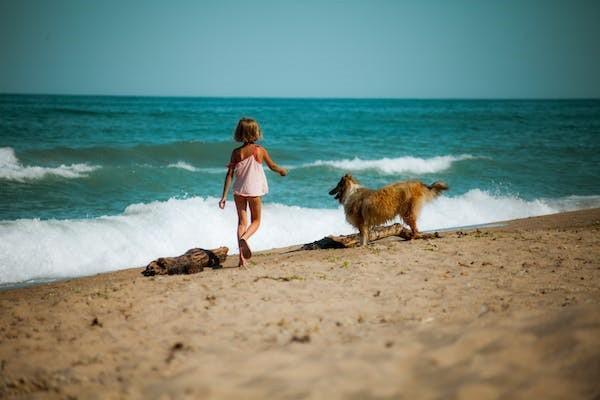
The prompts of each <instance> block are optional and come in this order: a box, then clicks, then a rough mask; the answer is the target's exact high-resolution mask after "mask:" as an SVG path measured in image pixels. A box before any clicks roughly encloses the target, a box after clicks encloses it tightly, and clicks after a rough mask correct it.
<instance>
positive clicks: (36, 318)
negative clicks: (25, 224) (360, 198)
mask: <svg viewBox="0 0 600 400" xmlns="http://www.w3.org/2000/svg"><path fill="white" fill-rule="evenodd" d="M599 232H600V209H595V210H586V211H578V212H574V213H565V214H559V215H554V216H546V217H538V218H530V219H527V220H520V221H514V222H511V223H509V224H507V225H505V226H502V227H496V228H487V229H480V230H463V231H454V232H445V233H443V234H442V238H440V239H435V240H415V241H412V242H408V241H403V240H399V239H397V238H389V239H385V240H382V241H379V242H377V243H374V244H371V245H369V246H368V247H367V248H357V249H343V250H316V251H291V250H293V249H286V250H274V251H271V252H264V253H261V254H257V255H256V256H255V257H254V258H253V259H252V263H251V266H250V268H249V269H248V270H247V271H243V270H239V269H237V268H234V266H235V265H236V259H235V258H233V257H230V258H229V259H228V260H227V261H226V263H225V267H224V268H222V269H214V270H211V269H209V270H205V271H204V272H202V273H199V274H195V275H187V276H157V277H151V278H147V277H143V276H142V275H141V274H140V271H141V268H133V269H129V270H124V271H118V272H113V273H107V274H101V275H97V276H93V277H87V278H80V279H73V280H69V281H63V282H58V283H52V284H44V285H39V286H34V287H28V288H21V289H14V290H8V291H4V292H1V293H0V398H82V399H93V398H144V399H153V398H156V399H163V398H164V399H169V398H173V399H175V398H177V399H179V398H218V399H242V398H243V399H259V398H260V399H262V398H269V399H400V398H402V399H414V398H422V399H519V398H522V399H531V398H544V399H554V398H556V399H565V398H569V399H577V398H598V396H600V307H599V305H600V235H599ZM315 239H318V238H315ZM15 267H18V266H15Z"/></svg>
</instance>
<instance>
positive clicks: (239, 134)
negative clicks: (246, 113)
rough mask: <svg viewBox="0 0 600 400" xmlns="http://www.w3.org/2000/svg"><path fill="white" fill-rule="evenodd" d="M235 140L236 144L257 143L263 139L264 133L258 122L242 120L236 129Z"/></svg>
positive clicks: (249, 119)
mask: <svg viewBox="0 0 600 400" xmlns="http://www.w3.org/2000/svg"><path fill="white" fill-rule="evenodd" d="M233 138H234V139H235V140H236V142H244V143H247V142H256V141H257V140H258V139H261V138H262V132H261V130H260V126H259V125H258V122H256V120H254V119H252V118H242V119H240V122H238V124H237V128H235V134H234V135H233Z"/></svg>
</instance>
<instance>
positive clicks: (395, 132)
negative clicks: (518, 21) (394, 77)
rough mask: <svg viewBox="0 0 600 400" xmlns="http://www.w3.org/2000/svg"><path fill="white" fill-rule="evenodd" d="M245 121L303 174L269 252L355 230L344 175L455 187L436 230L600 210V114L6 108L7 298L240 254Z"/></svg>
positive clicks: (262, 236) (276, 217)
mask: <svg viewBox="0 0 600 400" xmlns="http://www.w3.org/2000/svg"><path fill="white" fill-rule="evenodd" d="M243 116H249V117H253V118H256V119H257V120H258V121H259V122H260V124H261V127H262V130H263V133H264V140H262V144H263V145H264V146H265V147H266V148H267V149H268V151H269V153H270V154H271V157H272V158H273V159H274V160H275V161H276V162H277V163H278V164H280V165H282V166H284V167H286V168H288V169H289V175H288V176H287V177H280V176H278V175H277V174H274V173H267V176H268V179H269V186H270V193H269V194H268V195H267V196H265V197H264V212H263V223H262V226H261V228H260V230H259V231H258V233H257V234H256V235H255V236H254V237H253V238H252V240H251V245H252V247H253V248H254V249H256V250H261V249H268V248H274V247H281V246H287V245H292V244H298V243H304V242H310V241H313V240H317V239H320V238H321V237H323V236H325V235H328V234H345V233H350V232H352V231H353V228H352V227H351V226H349V225H348V224H347V223H346V222H345V220H344V215H343V211H342V210H341V208H340V206H339V204H338V203H336V201H335V200H334V199H333V198H332V197H330V196H328V194H327V192H328V191H329V190H330V189H331V188H333V187H334V186H335V185H336V184H337V182H338V180H339V178H340V177H341V176H342V175H343V174H345V173H352V174H353V175H354V176H355V177H356V178H358V179H359V180H360V182H361V183H362V184H364V185H366V186H369V187H378V186H382V185H385V184H387V183H390V182H394V181H398V180H404V179H419V180H421V181H423V182H425V183H432V182H433V181H436V180H443V181H445V182H447V183H448V184H449V186H450V190H449V191H448V192H446V193H445V194H444V196H442V197H440V198H439V199H437V200H435V201H433V202H431V203H429V204H428V205H426V206H425V208H424V209H423V212H422V215H421V218H420V221H419V225H420V227H421V229H422V230H435V229H444V228H449V227H459V226H465V225H475V224H484V223H490V222H494V221H501V220H507V219H512V218H520V217H527V216H534V215H544V214H551V213H556V212H561V211H569V210H577V209H582V208H589V207H599V206H600V182H599V178H600V156H599V154H600V101H599V100H572V101H571V100H569V101H567V100H559V101H550V100H548V101H546V100H543V101H542V100H531V101H528V100H498V101H496V100H387V99H260V98H166V97H93V96H15V95H0V284H14V283H17V282H24V281H30V280H46V279H56V278H64V277H73V276H80V275H88V274H92V273H97V272H103V271H109V270H115V269H120V268H126V267H131V266H141V265H144V264H146V263H147V262H149V261H150V260H152V259H154V258H156V257H160V256H168V255H177V254H180V253H182V252H184V251H185V250H187V249H189V248H191V247H204V248H214V247H218V246H222V245H225V246H228V247H230V249H231V250H232V252H234V253H235V252H237V246H236V240H235V227H236V216H235V206H234V204H233V202H232V201H231V200H232V199H231V195H230V197H229V199H230V201H229V203H228V205H227V207H226V209H225V210H220V209H219V208H218V207H217V202H218V199H219V197H220V194H221V191H222V187H223V179H224V175H225V171H226V169H225V165H226V164H227V163H228V161H229V157H230V152H231V150H232V149H233V148H234V147H235V146H236V145H237V144H236V143H235V142H234V141H233V139H232V135H233V130H234V128H235V125H236V123H237V121H238V119H239V118H240V117H243Z"/></svg>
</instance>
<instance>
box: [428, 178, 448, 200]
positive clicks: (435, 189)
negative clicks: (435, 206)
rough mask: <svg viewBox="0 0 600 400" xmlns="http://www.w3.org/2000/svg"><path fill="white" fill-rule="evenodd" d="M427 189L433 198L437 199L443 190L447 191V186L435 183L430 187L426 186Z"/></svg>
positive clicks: (444, 183) (442, 183) (443, 183)
mask: <svg viewBox="0 0 600 400" xmlns="http://www.w3.org/2000/svg"><path fill="white" fill-rule="evenodd" d="M427 189H429V190H430V191H431V192H432V194H433V197H437V196H439V195H440V193H442V192H443V191H444V190H448V184H447V183H446V182H442V181H436V182H433V183H432V184H431V185H428V186H427Z"/></svg>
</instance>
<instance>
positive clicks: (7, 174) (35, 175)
mask: <svg viewBox="0 0 600 400" xmlns="http://www.w3.org/2000/svg"><path fill="white" fill-rule="evenodd" d="M98 168H100V167H98V166H95V165H88V164H85V163H84V164H71V165H64V164H63V165H60V166H58V167H39V166H24V165H22V164H21V162H20V161H19V159H18V158H17V156H16V155H15V151H14V149H13V148H12V147H0V179H6V180H9V181H17V182H25V181H28V180H36V179H42V178H44V177H46V176H48V175H54V176H60V177H63V178H84V177H86V176H87V173H88V172H92V171H94V170H96V169H98Z"/></svg>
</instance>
